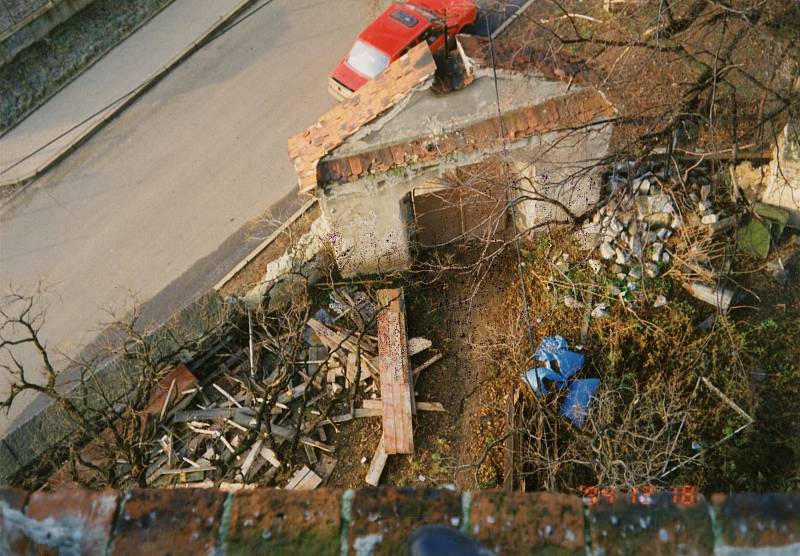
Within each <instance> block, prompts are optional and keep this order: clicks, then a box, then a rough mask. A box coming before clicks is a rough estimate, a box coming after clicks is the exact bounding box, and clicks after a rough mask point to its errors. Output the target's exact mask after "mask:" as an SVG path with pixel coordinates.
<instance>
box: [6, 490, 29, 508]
mask: <svg viewBox="0 0 800 556" xmlns="http://www.w3.org/2000/svg"><path fill="white" fill-rule="evenodd" d="M27 501H28V491H27V490H22V489H21V488H14V487H0V502H5V503H6V504H7V505H8V507H9V508H12V509H14V510H18V511H22V510H23V509H24V508H25V503H26V502H27Z"/></svg>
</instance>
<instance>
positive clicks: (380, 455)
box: [367, 435, 389, 486]
mask: <svg viewBox="0 0 800 556" xmlns="http://www.w3.org/2000/svg"><path fill="white" fill-rule="evenodd" d="M383 438H384V437H383V435H381V441H380V442H378V448H377V449H376V450H375V455H373V456H372V461H371V462H370V463H369V471H367V484H368V485H372V486H378V483H379V482H380V480H381V475H383V468H384V467H385V466H386V460H388V459H389V454H387V453H386V450H385V449H384V443H383Z"/></svg>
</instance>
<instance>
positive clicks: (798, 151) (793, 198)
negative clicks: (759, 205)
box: [761, 122, 800, 228]
mask: <svg viewBox="0 0 800 556" xmlns="http://www.w3.org/2000/svg"><path fill="white" fill-rule="evenodd" d="M761 200H762V201H763V202H765V203H768V204H770V205H777V206H779V207H783V208H785V209H787V210H788V211H789V215H790V220H789V225H791V226H793V227H795V228H800V124H798V123H796V122H792V123H790V124H787V125H786V127H785V128H784V130H783V132H782V133H781V134H780V135H779V136H778V141H777V144H776V146H775V154H774V156H773V158H772V163H771V164H770V177H769V182H768V183H767V188H766V190H765V191H764V194H763V195H762V197H761Z"/></svg>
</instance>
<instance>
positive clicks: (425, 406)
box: [355, 398, 447, 417]
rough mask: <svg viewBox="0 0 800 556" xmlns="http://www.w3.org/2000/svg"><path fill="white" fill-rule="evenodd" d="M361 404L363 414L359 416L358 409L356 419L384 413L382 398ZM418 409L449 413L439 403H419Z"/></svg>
mask: <svg viewBox="0 0 800 556" xmlns="http://www.w3.org/2000/svg"><path fill="white" fill-rule="evenodd" d="M361 404H362V405H363V408H361V410H362V412H361V414H360V415H359V408H356V414H355V416H356V417H372V412H374V411H381V412H382V411H383V400H382V399H380V398H379V399H377V400H364V401H363V402H361ZM417 409H419V410H420V411H438V412H446V411H447V410H446V409H445V408H444V406H443V405H442V404H441V403H439V402H417Z"/></svg>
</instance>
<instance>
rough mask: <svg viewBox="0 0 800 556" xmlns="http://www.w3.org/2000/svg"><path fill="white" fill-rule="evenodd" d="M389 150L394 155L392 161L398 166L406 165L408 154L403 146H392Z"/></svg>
mask: <svg viewBox="0 0 800 556" xmlns="http://www.w3.org/2000/svg"><path fill="white" fill-rule="evenodd" d="M389 149H390V151H391V153H392V160H393V161H394V163H395V164H397V165H400V164H405V161H406V153H405V151H404V150H403V147H402V145H392V146H391V147H390V148H389Z"/></svg>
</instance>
